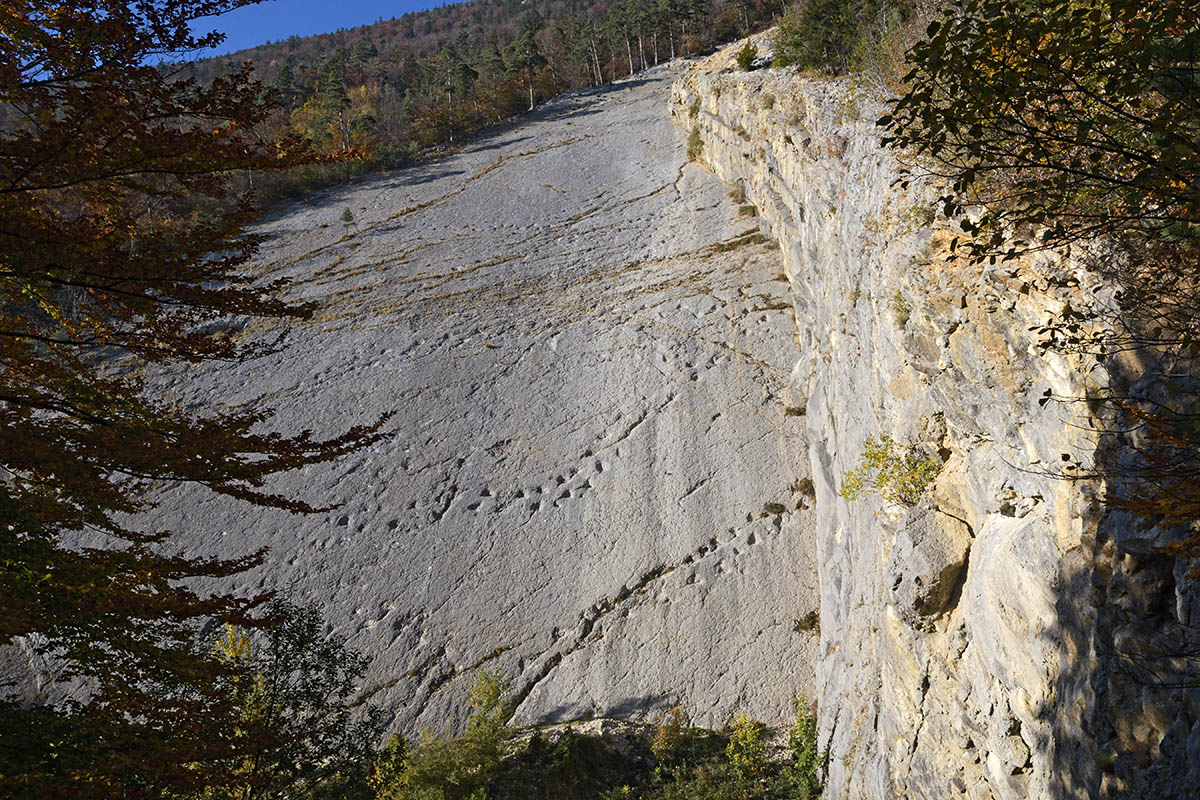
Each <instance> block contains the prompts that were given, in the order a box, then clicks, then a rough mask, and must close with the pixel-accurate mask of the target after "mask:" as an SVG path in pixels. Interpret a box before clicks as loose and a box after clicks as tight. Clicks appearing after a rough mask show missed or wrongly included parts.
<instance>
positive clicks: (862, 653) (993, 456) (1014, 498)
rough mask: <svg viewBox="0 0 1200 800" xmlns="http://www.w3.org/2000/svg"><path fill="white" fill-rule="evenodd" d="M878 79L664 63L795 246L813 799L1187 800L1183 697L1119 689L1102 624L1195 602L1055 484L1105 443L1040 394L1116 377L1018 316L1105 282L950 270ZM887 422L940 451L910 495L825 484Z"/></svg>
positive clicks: (1141, 544) (768, 221) (1107, 520)
mask: <svg viewBox="0 0 1200 800" xmlns="http://www.w3.org/2000/svg"><path fill="white" fill-rule="evenodd" d="M871 94H872V93H871V92H870V91H869V90H867V89H864V88H863V87H861V86H859V85H856V82H855V81H854V80H852V79H847V80H825V79H818V78H805V77H801V76H799V75H797V73H795V72H794V71H791V70H759V71H755V72H744V71H739V70H736V69H735V68H734V67H733V64H732V55H731V53H730V52H729V51H726V52H724V53H719V54H717V55H716V56H714V57H713V58H711V59H709V60H707V61H705V62H702V63H700V64H698V65H696V66H695V67H693V69H692V70H691V71H690V72H689V73H687V74H686V75H685V76H684V77H682V78H681V79H679V80H678V81H677V82H676V84H675V86H674V89H673V96H672V105H671V113H672V115H673V117H674V119H675V121H676V124H678V125H679V126H680V127H682V128H683V129H685V130H686V131H688V133H689V135H690V137H691V141H692V144H693V151H695V150H696V148H697V146H698V147H699V155H698V159H699V160H700V161H701V162H702V163H703V164H704V165H705V166H707V167H708V168H709V169H711V170H712V171H713V172H714V173H715V174H716V175H717V176H718V177H720V178H721V179H722V180H724V181H725V182H726V183H728V184H731V185H737V186H740V187H741V190H742V191H744V193H745V196H746V198H747V202H748V203H753V204H754V205H755V206H756V207H757V213H758V215H759V219H760V222H761V225H762V228H763V230H764V232H766V233H767V234H769V235H770V236H771V237H772V238H774V239H776V240H777V241H778V242H779V245H780V247H781V249H782V250H783V254H784V258H785V262H786V270H787V277H788V280H789V281H790V285H791V292H792V298H793V305H794V311H795V315H796V328H797V333H798V341H799V350H800V352H799V354H798V358H797V361H796V365H795V368H794V370H793V373H792V381H791V383H792V389H793V391H794V392H795V393H796V397H795V398H794V403H795V404H796V405H797V406H801V405H802V406H803V407H804V408H805V409H806V415H805V417H804V419H805V421H806V423H807V431H806V436H805V438H806V441H807V443H808V447H809V457H810V461H811V469H812V476H813V481H814V483H815V488H816V496H817V503H816V509H817V516H818V522H817V526H818V529H817V541H818V545H817V547H818V552H817V561H818V565H819V567H818V570H819V576H820V591H821V618H820V625H821V650H820V657H819V658H820V660H819V663H818V668H817V673H818V676H817V687H818V700H819V702H820V704H821V708H820V720H821V731H822V732H821V742H822V745H823V746H825V745H827V746H828V748H829V766H828V769H829V777H828V789H827V792H828V794H827V796H830V797H834V798H842V797H853V798H860V797H870V798H891V797H928V798H946V797H957V796H963V797H971V798H1026V797H1038V798H1043V797H1075V796H1094V795H1097V794H1105V795H1110V796H1124V795H1123V794H1122V792H1124V791H1128V790H1131V789H1132V788H1133V787H1135V786H1138V785H1142V786H1158V787H1167V786H1170V787H1171V789H1170V791H1168V792H1167V794H1166V795H1164V796H1191V795H1188V794H1186V792H1188V791H1190V790H1191V789H1190V788H1189V787H1194V785H1195V783H1194V781H1195V780H1196V776H1195V774H1194V773H1195V764H1196V762H1197V760H1196V758H1195V754H1194V753H1193V757H1192V758H1191V759H1190V763H1191V764H1192V765H1193V770H1192V772H1193V774H1192V776H1191V778H1188V764H1189V759H1188V758H1187V757H1186V756H1181V753H1183V752H1184V751H1185V750H1187V749H1188V745H1189V744H1190V746H1191V749H1192V750H1193V751H1194V750H1196V749H1197V747H1198V746H1200V727H1198V726H1197V725H1196V722H1195V720H1196V715H1195V701H1196V698H1195V696H1194V691H1193V692H1191V693H1188V692H1180V691H1178V690H1169V689H1146V688H1144V687H1142V686H1140V685H1138V686H1131V685H1130V683H1129V682H1128V681H1127V680H1123V679H1122V676H1121V674H1119V672H1118V671H1117V670H1115V668H1114V664H1113V661H1112V658H1111V650H1112V643H1113V642H1114V641H1115V639H1114V636H1116V638H1117V639H1119V634H1115V633H1114V632H1115V631H1118V630H1122V629H1124V630H1128V629H1129V628H1130V627H1131V626H1136V625H1138V624H1143V625H1145V624H1147V621H1148V620H1149V621H1150V624H1152V625H1159V626H1160V627H1162V628H1164V629H1165V628H1166V627H1168V626H1169V625H1172V624H1179V623H1182V624H1184V625H1187V624H1189V613H1192V614H1194V613H1195V612H1194V611H1189V609H1194V608H1195V600H1194V597H1193V595H1192V594H1189V593H1188V590H1187V589H1186V587H1185V586H1184V584H1183V583H1182V582H1181V581H1179V580H1176V578H1178V577H1180V576H1179V575H1173V573H1172V571H1171V567H1170V566H1166V565H1163V564H1161V563H1159V562H1157V561H1155V558H1154V556H1153V555H1152V553H1153V550H1152V544H1153V542H1152V541H1151V539H1152V538H1153V537H1148V536H1145V535H1143V536H1142V537H1141V539H1138V540H1137V542H1136V543H1135V542H1133V540H1134V539H1136V538H1137V534H1134V533H1132V532H1131V531H1132V528H1131V526H1130V525H1129V524H1128V521H1127V520H1119V519H1116V518H1115V517H1114V516H1113V515H1107V516H1106V515H1105V514H1104V513H1103V510H1102V508H1101V506H1100V503H1099V502H1098V500H1097V497H1098V496H1099V494H1100V491H1101V488H1100V487H1098V486H1097V485H1095V484H1094V483H1089V482H1073V481H1067V480H1063V479H1062V478H1061V475H1062V472H1063V467H1064V466H1065V465H1068V464H1071V463H1075V461H1076V460H1082V461H1085V462H1086V461H1088V459H1089V458H1090V457H1091V456H1092V455H1093V454H1094V451H1095V448H1096V446H1097V441H1096V438H1095V436H1094V434H1093V433H1092V428H1091V427H1090V424H1091V422H1092V420H1091V419H1090V417H1089V413H1090V412H1089V410H1088V407H1087V405H1086V404H1085V403H1082V402H1075V403H1057V402H1041V401H1042V400H1043V398H1044V396H1045V393H1046V392H1047V391H1049V392H1051V393H1052V394H1053V395H1054V396H1058V397H1068V398H1077V397H1082V396H1084V395H1085V394H1086V392H1087V391H1088V390H1090V389H1094V388H1096V387H1098V386H1102V385H1104V384H1105V383H1107V382H1108V381H1110V380H1111V378H1110V376H1109V375H1108V373H1107V372H1106V371H1105V370H1104V369H1102V368H1100V367H1097V366H1095V365H1087V364H1083V363H1079V362H1076V361H1073V360H1071V359H1070V358H1068V357H1065V356H1063V355H1059V354H1057V353H1055V352H1053V351H1051V352H1046V351H1044V350H1043V349H1042V348H1039V347H1038V344H1039V339H1038V334H1037V333H1036V332H1035V331H1031V330H1030V329H1031V328H1034V327H1036V326H1039V325H1041V324H1043V323H1045V321H1046V319H1047V316H1048V315H1052V314H1060V313H1061V312H1062V310H1063V309H1064V308H1065V307H1066V304H1067V303H1070V302H1072V300H1073V299H1077V295H1078V293H1079V292H1081V291H1082V290H1083V289H1082V288H1081V287H1086V288H1088V289H1090V290H1095V289H1096V288H1097V287H1095V286H1091V285H1089V281H1090V280H1091V279H1090V277H1089V275H1088V274H1086V273H1085V272H1084V271H1083V270H1080V269H1076V268H1074V267H1073V266H1072V265H1069V264H1067V265H1064V264H1062V263H1055V262H1051V261H1048V260H1041V261H1028V260H1027V261H1021V262H1016V263H1013V262H1010V263H1007V264H998V265H991V266H988V265H984V266H979V265H969V264H965V263H961V264H954V263H947V261H946V258H945V255H946V251H947V242H948V239H949V237H950V234H949V232H948V231H946V230H943V229H940V228H939V225H938V224H937V223H935V222H934V221H933V220H931V219H930V218H929V215H928V214H927V212H925V211H924V209H926V208H927V207H928V205H927V204H926V203H924V202H923V196H922V195H921V193H920V192H921V191H923V190H921V189H919V188H914V189H913V190H912V191H910V192H905V191H902V190H900V189H899V188H897V187H894V186H893V183H894V181H895V179H896V177H897V176H898V174H899V165H898V163H897V161H896V159H895V157H894V155H893V154H892V153H890V152H888V151H885V150H884V149H882V148H881V147H880V142H879V139H880V135H879V133H878V131H877V130H876V128H875V125H874V120H875V119H876V118H877V117H879V116H881V114H882V107H881V105H880V104H879V103H878V102H877V101H874V100H872V99H870V98H871ZM882 435H886V436H890V437H892V438H893V439H894V440H896V441H897V442H904V443H912V444H914V445H917V446H919V447H920V448H922V449H923V451H924V452H925V453H927V454H929V455H931V456H933V457H934V458H936V460H937V461H939V462H941V464H942V466H941V469H940V472H939V474H938V477H937V479H936V481H935V482H934V483H933V484H932V486H931V487H930V488H929V489H928V490H927V491H926V492H925V493H924V497H923V499H922V500H921V502H920V503H918V504H917V505H915V506H912V507H904V506H898V505H895V504H892V505H889V504H885V503H883V502H881V501H880V500H879V499H878V498H877V497H875V496H870V497H866V498H864V499H860V500H857V501H855V502H848V501H846V500H845V499H843V498H841V497H839V496H838V495H837V492H838V490H839V488H840V486H841V484H842V481H843V476H844V474H845V473H846V472H847V471H848V470H850V469H852V468H854V467H855V466H856V465H857V464H858V460H859V458H860V455H861V454H862V452H863V448H864V442H865V440H866V439H867V437H875V438H876V439H878V438H879V437H880V436H882ZM1067 459H1070V460H1069V461H1068V460H1067ZM1176 572H1178V570H1176ZM1139 576H1140V577H1139ZM1135 597H1136V598H1137V599H1136V600H1134V599H1133V598H1135ZM1114 598H1116V599H1114ZM1154 608H1158V609H1159V611H1158V612H1152V611H1151V609H1154ZM1135 609H1136V610H1135ZM1147 614H1149V615H1150V616H1149V617H1148V616H1147ZM1155 614H1157V616H1155ZM1139 615H1141V616H1139ZM1151 617H1153V619H1151ZM1197 619H1200V617H1197ZM1190 624H1193V625H1194V624H1195V622H1194V621H1193V622H1191V623H1190ZM1172 692H1174V694H1172ZM1189 704H1190V705H1189ZM1162 708H1166V709H1169V710H1168V711H1165V712H1162V711H1158V710H1157V709H1162ZM1189 736H1190V739H1189ZM1114 754H1116V755H1117V758H1116V759H1115V761H1114V760H1113V759H1112V758H1111V756H1113V755H1114ZM1176 791H1178V792H1179V793H1178V794H1172V792H1176Z"/></svg>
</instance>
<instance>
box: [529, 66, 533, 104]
mask: <svg viewBox="0 0 1200 800" xmlns="http://www.w3.org/2000/svg"><path fill="white" fill-rule="evenodd" d="M529 110H530V111H533V70H532V69H530V70H529Z"/></svg>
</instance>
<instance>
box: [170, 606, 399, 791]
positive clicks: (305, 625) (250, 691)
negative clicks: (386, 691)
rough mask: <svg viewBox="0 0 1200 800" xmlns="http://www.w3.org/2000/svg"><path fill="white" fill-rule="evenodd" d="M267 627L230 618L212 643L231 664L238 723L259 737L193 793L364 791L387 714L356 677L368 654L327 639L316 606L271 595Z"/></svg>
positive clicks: (333, 638) (231, 688) (242, 730)
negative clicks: (218, 778) (220, 778)
mask: <svg viewBox="0 0 1200 800" xmlns="http://www.w3.org/2000/svg"><path fill="white" fill-rule="evenodd" d="M270 612H271V616H272V617H274V618H275V619H278V620H281V622H280V623H279V624H278V625H274V626H271V627H269V628H266V629H257V630H255V629H249V628H239V627H237V626H234V625H226V626H225V628H224V630H223V632H222V634H221V636H220V637H219V638H218V639H217V642H216V653H217V656H218V658H219V659H220V660H221V661H222V662H224V663H225V664H226V665H228V666H229V667H230V668H231V674H230V676H229V678H228V679H227V681H226V684H225V686H226V688H227V689H228V690H229V693H230V695H231V696H232V698H233V704H234V709H235V710H234V720H235V726H236V728H237V730H238V731H239V732H240V733H241V734H242V735H243V736H244V737H245V738H247V739H250V740H253V741H256V742H261V743H264V745H265V746H262V747H258V748H255V749H254V751H253V752H251V753H248V754H238V755H237V756H235V757H233V758H231V759H228V760H227V762H226V764H225V767H226V770H227V772H228V774H229V776H230V777H229V780H228V783H226V784H225V785H224V786H209V787H207V788H205V789H204V790H203V791H201V792H199V793H198V794H195V795H192V797H193V798H194V800H271V799H272V798H285V797H287V798H291V797H330V798H333V797H337V798H339V800H353V798H356V797H364V798H365V797H367V796H368V795H369V793H370V792H369V788H368V785H367V780H368V778H369V768H370V766H371V764H372V762H373V760H374V758H375V756H376V749H375V746H376V744H377V743H378V741H379V737H380V734H381V733H382V731H383V724H384V718H385V717H386V716H387V713H386V712H385V711H384V710H383V709H380V708H377V707H373V706H371V705H370V703H369V700H370V692H364V691H363V690H362V689H361V688H360V686H359V683H360V682H361V680H362V677H363V675H364V674H365V673H366V671H367V666H368V660H367V658H366V657H364V656H362V655H360V654H359V653H356V652H354V651H353V650H350V649H349V648H347V647H346V643H345V640H344V639H342V638H340V637H336V636H326V635H325V632H324V621H323V620H322V619H321V614H320V611H319V610H318V609H317V608H315V607H307V608H298V607H296V606H293V605H291V604H289V603H286V602H279V601H276V602H274V603H272V604H271V607H270Z"/></svg>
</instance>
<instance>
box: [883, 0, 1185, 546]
mask: <svg viewBox="0 0 1200 800" xmlns="http://www.w3.org/2000/svg"><path fill="white" fill-rule="evenodd" d="M908 63H909V64H910V66H911V71H910V72H909V73H908V75H907V76H906V81H907V92H906V93H905V94H904V95H903V96H902V97H900V98H898V99H897V100H896V101H894V104H893V108H892V109H891V113H890V114H888V115H887V116H885V117H884V118H883V119H881V120H880V124H881V125H883V126H885V127H886V128H887V129H888V138H887V139H886V140H885V141H887V142H888V143H890V144H891V145H892V146H894V147H897V148H901V149H903V150H904V151H906V152H907V153H908V155H909V156H910V157H912V158H913V159H914V162H913V163H914V165H915V167H914V169H918V170H920V171H923V172H931V173H932V174H933V175H934V176H935V177H937V178H939V179H941V181H943V185H944V186H945V187H946V189H945V191H944V193H943V194H942V196H941V197H940V199H939V200H938V205H939V206H940V208H941V211H942V212H943V213H944V215H945V216H947V217H949V218H953V219H955V220H957V222H958V223H959V225H960V226H961V228H962V230H963V236H962V237H961V238H960V239H956V240H955V244H956V245H957V246H958V247H957V251H958V252H959V253H960V254H964V253H965V255H966V257H969V258H971V259H974V260H976V261H990V262H991V263H995V262H996V261H997V260H1004V259H1011V258H1016V257H1017V256H1020V255H1022V254H1025V253H1029V252H1032V251H1038V250H1050V251H1055V252H1058V253H1061V254H1064V255H1066V254H1069V255H1071V257H1072V258H1074V259H1076V260H1077V262H1078V263H1082V264H1084V265H1086V266H1087V267H1089V268H1090V269H1091V270H1093V271H1095V272H1097V273H1099V274H1100V275H1101V276H1102V277H1104V278H1107V279H1108V281H1107V283H1109V284H1116V285H1118V286H1119V287H1120V289H1119V291H1118V292H1117V293H1116V294H1115V296H1107V297H1106V296H1103V295H1097V296H1095V297H1085V298H1084V299H1083V301H1082V302H1081V304H1079V305H1076V306H1075V307H1071V306H1068V307H1067V308H1066V309H1065V310H1064V311H1063V312H1062V313H1061V314H1059V315H1056V316H1054V317H1052V318H1050V319H1048V320H1047V322H1046V324H1045V325H1044V326H1043V327H1041V328H1040V332H1041V333H1042V334H1043V336H1044V345H1045V346H1046V347H1047V348H1058V349H1062V350H1065V351H1068V352H1074V353H1076V354H1079V355H1084V356H1087V357H1089V358H1094V359H1095V362H1099V363H1104V364H1106V365H1107V366H1108V367H1109V368H1110V369H1111V370H1112V372H1113V374H1114V375H1116V376H1117V378H1118V379H1117V380H1116V381H1115V382H1114V385H1113V388H1112V389H1111V390H1109V391H1106V392H1102V393H1100V394H1099V395H1098V396H1095V397H1091V398H1088V400H1089V401H1092V402H1094V401H1100V402H1101V404H1102V405H1103V406H1104V407H1106V408H1107V409H1108V413H1109V415H1110V418H1111V421H1112V426H1111V428H1110V429H1109V430H1107V431H1105V432H1104V433H1105V437H1106V439H1107V442H1108V445H1109V446H1108V447H1107V448H1106V450H1105V452H1106V453H1108V454H1109V455H1110V456H1111V457H1110V458H1108V459H1107V461H1106V462H1102V463H1097V464H1094V465H1074V464H1068V465H1066V469H1065V470H1064V472H1065V473H1066V474H1069V475H1078V476H1080V477H1100V478H1104V479H1106V481H1107V485H1108V486H1109V497H1108V501H1109V503H1110V505H1111V506H1112V507H1115V508H1118V509H1122V510H1126V511H1129V512H1132V513H1133V514H1135V515H1137V516H1139V517H1141V518H1143V519H1144V520H1145V521H1146V522H1148V523H1150V524H1155V525H1161V526H1164V527H1171V526H1185V527H1187V526H1190V532H1188V531H1184V532H1183V534H1182V538H1180V539H1179V541H1177V543H1176V544H1175V545H1173V546H1172V547H1171V548H1170V551H1171V552H1172V553H1173V554H1175V555H1178V556H1183V557H1200V533H1198V532H1197V526H1196V523H1197V522H1200V500H1198V498H1200V369H1198V367H1200V362H1198V360H1197V356H1198V355H1200V6H1197V5H1196V4H1195V3H1194V2H1187V1H1186V0H1155V2H1149V3H1147V2H1135V1H1134V0H1111V2H1110V1H1107V0H1106V2H1092V1H1086V2H1076V1H1075V0H1039V2H1028V0H956V2H954V3H953V4H951V6H950V8H949V10H948V11H947V13H946V16H945V17H944V19H942V20H941V21H939V22H934V23H932V24H931V25H930V26H929V29H928V31H927V35H926V37H925V39H924V40H923V41H920V42H918V43H917V44H916V45H915V46H914V47H913V48H912V49H911V50H910V51H909V54H908ZM1135 357H1136V358H1135ZM1135 361H1136V362H1140V365H1141V366H1138V367H1131V366H1130V365H1132V364H1134V363H1135ZM1146 365H1151V366H1150V367H1149V369H1150V372H1149V373H1145V372H1142V370H1144V369H1145V368H1146ZM1122 373H1124V374H1122ZM1052 399H1063V400H1068V401H1069V400H1080V399H1081V398H1054V397H1053V395H1052V394H1051V393H1049V392H1047V394H1046V395H1045V396H1044V398H1043V401H1042V402H1043V403H1045V402H1049V401H1050V400H1052Z"/></svg>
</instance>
